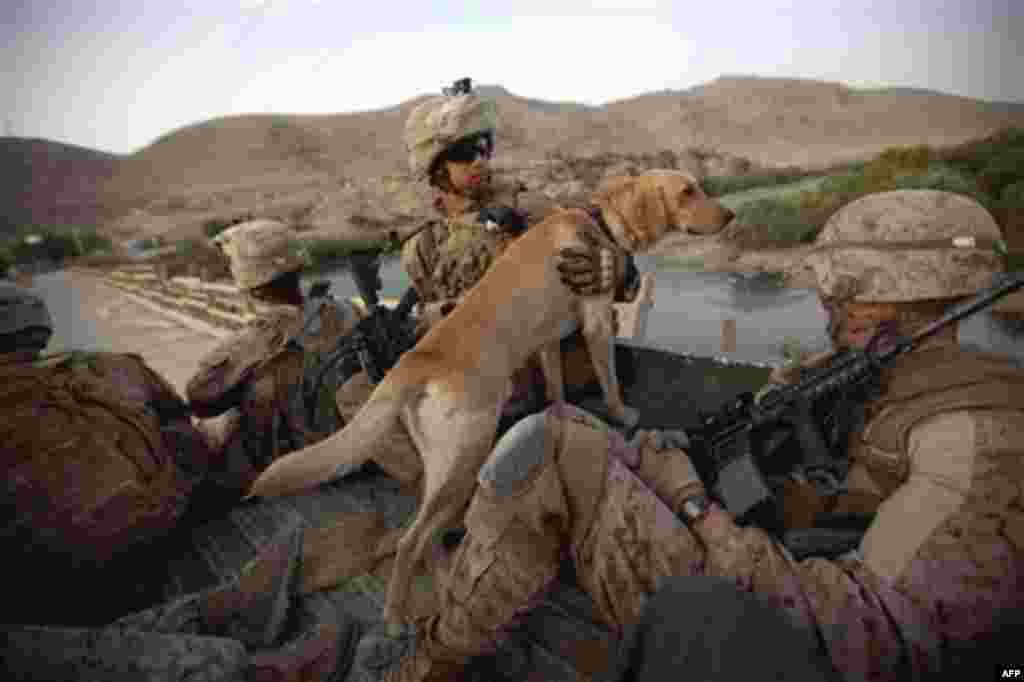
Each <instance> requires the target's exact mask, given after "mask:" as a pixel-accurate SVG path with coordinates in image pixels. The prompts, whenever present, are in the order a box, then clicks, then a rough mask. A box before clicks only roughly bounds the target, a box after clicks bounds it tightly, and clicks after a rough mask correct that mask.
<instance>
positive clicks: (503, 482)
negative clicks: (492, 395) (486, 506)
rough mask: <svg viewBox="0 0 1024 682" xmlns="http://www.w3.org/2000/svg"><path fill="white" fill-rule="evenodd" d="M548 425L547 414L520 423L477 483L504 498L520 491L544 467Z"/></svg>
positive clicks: (499, 446)
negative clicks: (484, 485)
mask: <svg viewBox="0 0 1024 682" xmlns="http://www.w3.org/2000/svg"><path fill="white" fill-rule="evenodd" d="M546 423H547V419H546V417H545V413H540V414H531V415H530V416H528V417H524V418H523V419H520V420H519V421H518V422H516V424H515V425H514V426H513V427H512V428H510V429H509V430H508V431H506V432H505V434H504V435H503V436H502V437H501V439H500V440H499V441H498V444H497V445H496V446H495V447H494V451H493V452H491V455H490V457H489V458H488V459H487V462H486V463H485V464H484V466H483V467H482V468H481V469H480V473H479V475H478V477H477V480H478V481H479V482H480V483H481V484H486V485H487V486H488V487H489V488H490V489H491V490H492V491H494V493H495V494H497V495H501V496H504V495H508V494H511V493H512V492H514V491H516V490H518V489H520V488H521V486H522V485H524V484H525V483H526V482H527V481H529V480H530V479H531V478H532V476H533V475H534V474H535V472H536V471H537V470H538V469H539V468H540V467H541V466H542V465H543V464H544V460H545V454H546V452H547V449H546V447H545V443H546V438H547V427H546Z"/></svg>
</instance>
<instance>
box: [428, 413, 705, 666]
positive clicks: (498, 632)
mask: <svg viewBox="0 0 1024 682" xmlns="http://www.w3.org/2000/svg"><path fill="white" fill-rule="evenodd" d="M612 435H613V434H612V433H611V432H610V431H608V430H607V427H605V426H603V425H602V424H600V423H599V422H598V421H597V420H596V419H594V418H593V417H590V416H589V415H587V414H586V413H584V412H582V411H581V410H577V409H575V408H572V407H567V406H564V405H557V406H555V407H553V408H550V409H548V410H547V411H545V412H543V413H541V414H536V415H532V416H530V417H527V418H526V419H523V420H522V421H520V422H519V423H518V424H517V425H516V426H515V427H513V428H512V429H511V430H510V431H509V432H508V433H506V434H505V436H504V437H503V438H502V439H501V440H500V441H499V442H498V445H497V446H496V448H495V450H494V452H493V453H492V455H491V457H490V459H489V460H488V462H487V464H486V465H485V466H484V468H483V469H482V470H481V472H480V477H479V483H480V487H479V489H478V491H477V493H476V495H475V496H474V498H473V502H472V504H471V506H470V509H469V512H468V514H467V517H466V528H467V535H466V537H465V538H464V539H463V541H462V544H461V545H460V546H459V549H458V551H457V552H456V554H455V556H454V559H453V561H452V570H451V573H450V575H449V578H448V581H447V584H445V585H444V586H443V588H442V591H441V596H440V599H441V610H440V613H439V615H438V616H436V617H435V618H433V619H431V620H430V621H429V622H428V624H427V626H426V627H425V636H426V639H427V641H428V645H430V648H431V650H432V651H433V652H434V653H435V654H436V655H439V656H443V655H449V656H453V657H456V658H458V657H470V656H474V655H477V654H480V653H486V652H489V651H493V649H494V647H495V646H496V645H497V644H498V643H499V642H500V641H501V640H502V639H503V638H504V636H505V634H506V632H507V630H508V628H510V627H511V626H514V625H515V624H517V623H518V622H519V621H520V618H519V617H520V616H523V615H525V614H526V612H528V611H529V610H530V609H531V608H532V607H533V606H534V605H535V604H537V603H538V602H539V600H540V599H541V598H542V597H543V596H544V594H545V592H546V590H547V588H548V587H549V586H550V585H551V583H552V582H553V581H554V580H555V578H556V577H557V575H558V570H559V567H560V564H561V559H562V557H563V553H564V551H565V550H566V549H567V550H568V551H569V552H570V553H571V555H572V558H573V559H574V561H575V564H576V568H577V578H578V580H579V582H580V584H581V587H583V589H584V590H586V591H587V592H588V593H589V594H590V596H591V597H592V598H593V599H594V601H595V603H596V605H597V608H598V611H599V613H600V615H601V617H602V618H603V619H604V621H605V622H606V623H607V624H608V625H609V626H611V627H612V628H613V629H615V630H618V629H619V628H620V627H621V626H622V625H624V624H627V623H630V622H633V621H634V620H636V618H638V616H639V614H640V611H641V608H642V606H643V603H644V600H645V598H646V596H647V595H648V594H650V593H651V592H653V591H654V590H655V589H656V588H657V586H658V584H659V583H660V582H661V580H662V579H663V578H665V577H666V576H669V575H680V574H687V573H699V572H700V571H701V570H702V567H703V562H702V555H703V552H702V550H701V548H700V545H699V544H698V542H697V540H696V539H695V538H694V536H693V535H692V534H691V533H690V532H689V531H688V530H687V529H686V527H685V526H683V524H682V523H681V522H680V521H679V520H678V519H677V518H676V517H675V516H674V515H673V514H672V513H671V512H670V511H669V509H668V508H667V507H666V506H665V505H664V504H663V503H662V502H661V501H660V500H659V499H658V498H657V497H656V496H654V495H653V494H652V493H651V491H650V489H649V488H647V486H645V485H644V483H643V482H642V481H640V479H639V478H637V477H636V476H635V475H634V474H632V473H631V472H630V471H629V470H628V469H627V468H626V467H625V466H624V465H623V464H621V463H620V462H619V461H618V460H617V459H616V458H614V457H611V456H609V452H610V449H611V443H612ZM619 440H621V439H619ZM437 652H444V653H442V654H438V653H437Z"/></svg>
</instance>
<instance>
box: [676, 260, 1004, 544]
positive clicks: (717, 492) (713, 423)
mask: <svg viewBox="0 0 1024 682" xmlns="http://www.w3.org/2000/svg"><path fill="white" fill-rule="evenodd" d="M1021 287H1024V274H1021V273H1016V274H1013V275H1011V276H1009V277H1008V278H1007V279H1006V280H1004V281H1003V282H1001V283H1000V284H998V285H997V286H994V287H992V288H990V289H987V290H985V291H983V292H982V293H980V294H979V295H978V296H976V297H974V298H972V299H971V300H969V301H967V302H965V303H962V304H960V305H957V306H955V307H954V308H952V309H951V310H949V311H948V312H947V313H946V314H945V315H943V316H942V317H940V318H939V319H937V320H935V321H933V322H932V323H931V324H929V325H928V326H926V327H925V328H924V329H922V330H920V331H918V332H917V333H916V334H914V335H913V336H912V337H909V338H907V337H902V336H901V337H897V338H896V339H895V340H894V341H893V342H892V343H890V344H887V345H886V346H885V347H884V348H881V349H876V348H875V347H874V344H868V347H867V348H866V349H865V350H859V351H850V352H846V353H843V354H841V355H838V356H837V357H836V358H835V359H834V360H833V361H832V362H831V363H830V365H829V366H828V367H826V368H824V369H822V370H818V371H816V372H814V373H813V374H812V375H811V376H810V377H808V378H806V379H804V380H802V381H801V382H799V383H798V384H795V385H793V386H785V387H780V388H777V389H774V390H772V391H769V392H768V393H767V394H766V395H765V396H764V398H763V399H762V400H761V401H760V402H755V400H754V397H753V394H751V393H749V392H747V393H743V394H741V395H739V396H738V397H736V398H735V399H733V400H732V401H730V402H729V403H728V404H726V405H725V406H724V407H722V408H721V409H720V410H719V411H718V412H717V413H715V414H712V415H702V416H701V423H700V425H699V426H697V427H696V428H695V429H692V430H687V435H688V436H689V440H690V444H689V447H688V448H687V452H688V453H689V455H690V458H691V460H692V461H693V464H694V468H695V469H696V470H697V472H698V474H699V475H700V477H701V480H702V481H704V483H705V486H706V487H707V489H708V490H709V491H711V495H712V496H713V497H715V498H717V499H718V500H719V501H720V502H721V503H722V504H723V505H724V506H725V508H726V509H728V510H729V512H730V513H731V514H732V515H733V517H734V518H736V519H737V521H738V522H739V523H741V524H753V525H757V526H759V527H761V528H764V529H765V530H767V531H769V532H771V533H773V534H776V535H778V536H780V537H782V536H785V537H783V542H785V543H786V544H787V545H788V546H790V549H791V551H792V552H793V554H794V555H795V556H797V557H798V558H799V557H800V556H801V555H802V556H808V555H810V554H824V555H835V554H838V553H841V552H840V550H841V549H842V548H843V547H845V548H846V549H851V548H853V547H856V546H857V544H858V543H859V538H860V535H859V532H851V530H854V531H863V530H864V525H865V524H863V523H861V524H857V523H853V524H847V525H852V526H854V527H855V528H853V529H851V528H845V529H842V530H841V532H839V531H837V532H830V531H831V530H833V529H822V528H814V529H809V530H808V531H807V532H805V533H792V532H791V533H786V532H785V529H784V528H783V524H782V518H781V509H780V508H779V506H778V503H777V501H776V495H775V493H774V492H773V487H775V486H773V485H772V484H771V483H770V482H769V481H770V480H772V478H771V474H772V473H775V474H781V475H780V476H778V477H776V478H775V481H778V480H779V479H783V478H785V477H790V476H793V475H796V476H797V477H798V478H799V477H802V478H804V479H805V480H809V481H812V482H814V483H815V484H816V485H817V486H818V488H819V489H820V490H821V492H822V493H823V494H825V495H830V494H834V493H836V492H838V491H839V490H840V486H839V481H841V480H842V479H843V478H845V467H846V465H847V461H846V452H845V443H846V441H847V436H848V435H849V433H850V431H851V430H852V429H853V428H855V425H854V424H853V423H851V415H853V414H854V413H855V412H857V411H858V408H860V411H861V413H862V410H863V404H864V402H865V401H866V400H867V399H869V398H870V397H871V396H872V395H875V394H876V392H877V390H878V379H879V374H880V370H881V368H882V367H884V366H885V365H887V364H889V363H891V362H892V361H893V360H895V359H896V358H897V357H899V356H900V355H903V354H904V353H907V352H908V351H911V350H913V349H914V348H916V347H917V346H918V345H919V344H920V343H921V342H922V341H923V340H925V339H927V338H928V337H931V336H933V335H935V334H936V333H937V332H939V331H940V330H942V329H943V328H944V327H946V326H948V325H950V324H952V323H953V322H957V321H959V320H962V319H963V318H965V317H967V316H969V315H973V314H974V313H976V312H978V311H979V310H982V309H984V308H986V307H988V306H989V305H991V304H992V303H993V302H995V301H996V300H998V299H1000V298H1002V297H1003V296H1006V295H1007V294H1009V293H1011V292H1013V291H1015V290H1017V289H1020V288H1021ZM794 415H798V416H797V418H794ZM799 415H803V418H800V417H799ZM861 416H862V414H861ZM780 434H787V435H782V436H780ZM794 437H795V438H794ZM792 440H796V442H797V444H798V446H799V447H797V448H795V450H796V452H797V456H796V457H795V458H782V457H779V455H780V453H781V448H780V447H779V445H780V443H782V442H784V441H788V442H791V441H792ZM792 451H793V449H788V450H786V452H787V453H790V452H792ZM780 467H781V468H780ZM857 526H859V527H857ZM842 537H845V538H846V540H845V541H844V542H839V540H840V539H841V538H842Z"/></svg>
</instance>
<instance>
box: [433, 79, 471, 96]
mask: <svg viewBox="0 0 1024 682" xmlns="http://www.w3.org/2000/svg"><path fill="white" fill-rule="evenodd" d="M441 92H442V93H444V94H445V95H449V96H455V95H468V94H470V93H472V92H473V79H472V78H459V79H458V80H456V81H455V82H453V83H452V85H451V87H449V88H442V89H441Z"/></svg>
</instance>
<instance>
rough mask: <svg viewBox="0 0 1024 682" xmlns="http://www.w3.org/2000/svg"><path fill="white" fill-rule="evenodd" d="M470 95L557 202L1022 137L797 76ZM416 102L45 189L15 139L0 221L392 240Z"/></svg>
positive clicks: (402, 221) (417, 209)
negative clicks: (16, 150) (67, 217)
mask: <svg viewBox="0 0 1024 682" xmlns="http://www.w3.org/2000/svg"><path fill="white" fill-rule="evenodd" d="M482 89H483V90H484V92H485V93H486V94H489V95H491V96H493V97H495V98H496V99H497V102H498V106H499V107H500V112H501V119H502V129H501V131H500V134H499V141H498V153H499V159H498V166H499V168H500V169H502V170H503V171H505V172H509V173H512V174H515V175H517V176H518V177H520V178H521V179H522V180H523V181H524V182H526V184H527V185H528V186H529V187H530V188H531V189H535V190H538V191H541V192H544V193H545V194H548V195H549V196H551V197H554V198H556V199H558V200H559V201H565V202H567V203H572V202H573V201H575V200H577V199H580V198H581V197H584V196H585V195H586V194H587V193H588V192H590V191H591V190H592V189H593V187H594V185H595V183H596V182H598V181H599V180H600V179H601V177H603V176H605V175H607V174H615V173H622V172H626V173H628V172H637V171H640V170H643V169H645V168H648V167H652V166H662V167H664V166H670V167H680V168H687V169H690V170H692V171H694V172H695V173H697V174H698V175H715V174H737V173H742V172H750V171H756V170H758V169H761V168H771V167H780V166H790V165H799V166H802V167H806V168H813V167H823V166H827V165H831V164H836V163H839V162H844V161H849V160H853V159H859V158H864V157H867V156H871V155H874V154H876V153H878V152H879V151H881V150H882V149H884V148H886V147H889V146H894V145H907V144H920V143H926V144H931V145H937V146H942V145H949V144H955V143H959V142H962V141H965V140H969V139H974V138H977V137H980V136H983V135H985V134H987V133H989V132H990V131H992V130H995V129H998V128H1001V127H1005V126H1008V125H1024V111H1022V110H1021V108H1020V107H1014V106H1007V105H1004V104H993V103H987V102H981V101H978V100H970V99H965V98H961V97H954V96H950V95H944V94H941V93H932V92H927V91H924V92H920V91H910V92H907V91H902V90H883V91H858V90H852V89H849V88H847V87H845V86H843V85H841V84H838V83H823V82H817V81H803V80H794V79H776V78H748V77H723V78H719V79H716V80H715V81H712V82H710V83H707V84H705V85H702V86H698V87H696V88H691V89H689V90H686V91H680V92H674V91H665V92H660V93H652V94H648V95H642V96H639V97H633V98H629V99H625V100H620V101H616V102H611V103H609V104H606V105H605V106H602V107H590V106H585V105H582V104H577V103H573V102H546V101H542V100H535V99H529V98H525V97H520V96H517V95H513V94H511V93H509V92H508V91H506V90H504V89H503V88H500V87H497V86H484V87H483V88H482ZM420 101H422V97H417V98H414V99H411V100H408V101H406V102H403V103H401V104H399V105H397V106H395V107H391V108H388V109H383V110H379V111H370V112H356V113H346V114H329V115H252V116H232V117H225V118H218V119H213V120H209V121H204V122H200V123H197V124H195V125H191V126H187V127H185V128H182V129H179V130H176V131H172V132H170V133H168V134H166V135H164V136H163V137H161V138H160V139H158V140H156V141H155V142H154V143H153V144H151V145H148V146H147V147H145V148H143V149H141V150H139V151H137V152H136V153H134V154H131V155H128V156H124V157H112V156H110V155H102V154H99V153H91V152H89V153H91V154H93V155H94V156H98V157H100V158H97V159H94V160H93V161H95V163H93V161H90V162H89V164H85V165H88V166H89V170H83V171H82V172H81V173H78V172H65V173H64V174H63V175H61V176H59V177H60V178H61V179H60V181H55V182H47V183H41V182H40V181H39V180H38V179H37V173H36V171H35V170H32V171H31V172H30V173H28V174H27V175H26V173H25V171H24V169H25V168H31V169H36V168H38V167H39V164H38V163H37V162H36V161H35V159H36V158H37V157H41V156H45V153H44V152H42V151H40V150H39V149H38V148H37V147H36V146H32V145H31V144H28V143H26V142H25V141H15V142H16V143H17V144H19V145H21V149H22V154H21V156H19V155H18V154H13V155H12V154H5V155H4V156H3V158H2V159H0V164H2V167H3V168H4V171H5V173H7V175H8V177H10V176H11V175H12V174H14V175H15V176H16V180H15V183H14V184H15V186H16V188H15V190H13V194H12V192H11V191H9V192H8V194H7V195H6V196H4V197H3V199H4V202H3V208H2V209H0V213H2V214H3V215H5V216H7V217H8V220H9V221H11V222H17V221H19V220H23V219H24V216H27V215H31V216H33V217H34V216H37V215H40V214H45V213H46V211H51V212H53V211H54V210H55V209H54V207H56V206H68V205H69V204H68V200H69V198H74V197H78V198H79V205H80V207H81V208H80V213H79V214H77V215H78V216H79V217H82V216H86V217H87V216H88V215H90V214H91V215H94V216H95V219H96V222H97V223H100V224H102V225H103V226H104V228H105V229H106V230H107V231H108V232H110V233H111V234H112V235H113V236H115V237H118V238H128V237H133V236H149V235H154V234H163V235H166V236H167V237H168V238H169V239H176V238H179V237H182V236H187V235H194V234H198V233H199V231H200V229H201V226H202V224H203V223H204V222H205V221H207V220H211V219H226V218H230V217H232V216H235V215H239V214H242V213H248V212H252V213H254V214H257V215H269V216H276V217H281V218H284V219H286V220H289V221H291V222H293V223H295V224H297V225H299V226H301V227H302V228H304V229H306V230H307V231H308V233H309V234H310V235H311V236H328V235H331V236H339V237H346V238H364V237H368V236H374V235H376V234H378V233H379V232H380V231H381V230H382V229H398V230H402V229H404V228H406V227H407V226H410V225H413V224H415V223H416V222H417V221H418V220H420V219H421V218H422V217H424V216H426V215H428V214H429V198H430V197H429V192H428V191H427V189H426V188H425V187H423V186H421V185H417V184H414V183H410V182H409V178H408V177H407V175H406V172H405V168H406V166H405V151H404V148H403V145H402V139H401V136H402V128H403V123H404V121H405V119H406V117H407V116H408V114H409V111H410V110H411V109H412V108H413V107H414V106H415V105H416V104H418V103H419V102H420ZM26 144H28V146H25V145H26ZM82 151H83V152H87V151H88V150H82ZM89 153H85V154H83V155H84V156H88V155H89ZM26 159H27V161H26ZM44 165H45V164H44ZM68 168H70V167H68ZM83 168H84V166H83ZM92 168H96V169H98V170H91V169H92ZM12 169H20V170H17V171H16V172H15V170H12ZM62 172H63V171H62ZM17 173H20V175H17ZM47 177H51V176H47ZM52 177H56V176H52ZM18 186H20V187H23V188H30V189H27V190H26V189H18ZM43 187H47V188H49V189H48V190H46V191H43V190H42V189H39V188H43ZM47 191H48V192H50V194H49V195H47V194H46V192H47ZM90 191H91V192H92V194H91V195H90ZM18 202H21V206H20V207H19V206H17V204H18ZM18 208H21V209H26V210H23V211H21V212H19V210H15V209H18ZM8 209H10V210H8ZM54 215H59V214H57V213H54ZM33 219H35V218H33Z"/></svg>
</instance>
